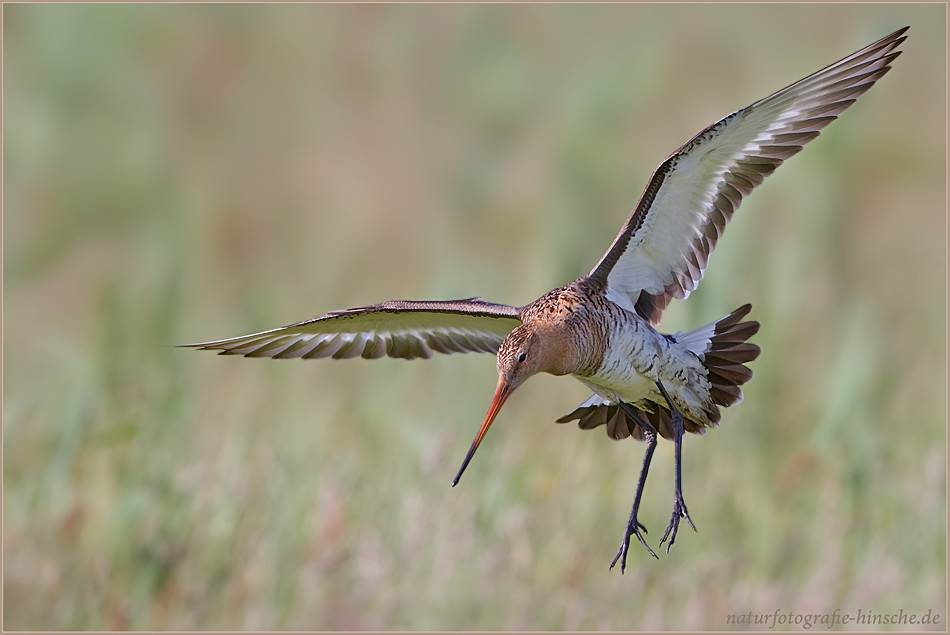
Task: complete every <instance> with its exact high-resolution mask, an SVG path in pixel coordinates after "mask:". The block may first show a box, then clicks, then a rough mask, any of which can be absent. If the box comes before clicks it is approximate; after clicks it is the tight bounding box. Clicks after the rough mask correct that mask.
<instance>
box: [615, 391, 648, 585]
mask: <svg viewBox="0 0 950 635" xmlns="http://www.w3.org/2000/svg"><path fill="white" fill-rule="evenodd" d="M617 405H618V406H620V409H621V410H623V411H624V413H626V415H627V416H628V417H630V418H631V419H632V420H633V421H635V422H636V423H637V425H638V426H640V427H641V428H643V432H644V434H645V435H646V441H647V451H646V453H645V454H644V455H643V467H641V468H640V482H639V483H637V496H636V498H634V499H633V509H632V510H630V520H628V521H627V528H626V529H625V530H624V532H623V542H621V543H620V550H619V551H617V555H616V556H614V559H613V562H611V563H610V568H611V569H613V568H614V565H615V564H617V560H620V573H621V574H623V572H624V569H626V568H627V551H628V550H629V549H630V535H631V534H636V536H637V539H638V540H639V541H640V544H641V545H643V548H644V549H646V550H647V552H648V553H649V554H650V555H651V556H653V557H654V558H657V559H659V558H658V557H657V555H656V553H654V551H653V550H652V549H650V545H648V544H647V541H646V540H645V539H644V538H643V534H641V533H640V530H641V529H642V530H643V532H644V533H646V530H647V528H646V527H644V526H643V525H641V524H640V521H639V520H637V511H638V510H639V509H640V497H641V496H643V485H644V484H645V483H646V482H647V472H649V471H650V461H651V460H653V450H655V449H656V430H655V429H654V428H653V426H651V425H650V424H649V423H647V422H646V421H645V420H644V419H643V418H642V417H641V416H640V415H638V414H637V413H636V411H635V410H634V409H633V408H632V407H631V406H630V404H627V403H624V402H622V401H618V402H617Z"/></svg>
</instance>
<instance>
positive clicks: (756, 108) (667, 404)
mask: <svg viewBox="0 0 950 635" xmlns="http://www.w3.org/2000/svg"><path fill="white" fill-rule="evenodd" d="M907 28H908V27H905V28H903V29H900V30H898V31H895V32H894V33H892V34H891V35H888V36H887V37H885V38H883V39H882V40H880V41H878V42H875V43H874V44H871V45H870V46H868V47H866V48H863V49H861V50H860V51H858V52H856V53H854V54H853V55H849V56H848V57H846V58H844V59H842V60H841V61H839V62H837V63H835V64H832V65H831V66H828V67H827V68H825V69H823V70H820V71H818V72H817V73H814V74H812V75H809V76H808V77H806V78H805V79H802V80H801V81H799V82H796V83H794V84H792V85H791V86H788V87H787V88H784V89H782V90H780V91H778V92H776V93H774V94H772V95H770V96H769V97H766V98H765V99H762V100H759V101H757V102H755V103H754V104H752V105H751V106H748V107H747V108H743V109H742V110H739V111H737V112H734V113H732V114H731V115H729V116H727V117H725V118H724V119H722V120H721V121H719V122H717V123H715V124H713V125H711V126H709V127H708V128H706V129H705V130H703V131H702V132H700V133H699V134H697V135H696V136H695V137H693V138H692V139H690V140H689V141H688V142H687V143H686V144H684V145H683V146H682V147H680V148H679V149H678V150H677V151H676V152H674V153H673V154H672V155H671V156H670V157H669V158H668V159H666V160H665V161H663V163H661V164H660V166H659V167H658V168H657V169H656V171H655V172H654V173H653V176H652V178H651V179H650V182H649V183H648V185H647V187H646V189H645V190H644V192H643V195H642V196H641V197H640V201H639V203H637V206H636V208H635V209H634V210H633V213H632V214H631V215H630V218H628V219H627V222H626V223H625V224H624V226H623V228H622V229H621V230H620V233H619V234H618V235H617V238H616V239H615V240H614V242H613V244H612V245H611V246H610V249H608V250H607V253H606V254H604V256H603V258H601V259H600V262H598V263H597V264H596V266H594V268H593V269H591V271H590V273H588V274H587V275H585V276H583V277H581V278H578V279H577V280H575V281H574V282H571V283H570V284H567V285H564V286H563V287H560V288H557V289H554V290H553V291H551V292H549V293H547V294H545V295H544V296H543V297H541V298H540V299H538V300H535V301H534V302H532V303H530V304H528V305H525V306H523V307H520V308H519V307H512V306H507V305H502V304H492V303H489V302H484V301H483V300H481V299H480V298H471V299H468V300H456V301H449V302H407V301H395V302H384V303H382V304H376V305H373V306H366V307H360V308H355V309H348V310H346V311H333V312H331V313H328V314H326V315H324V316H322V317H318V318H315V319H312V320H307V321H305V322H299V323H297V324H292V325H290V326H285V327H283V328H279V329H274V330H271V331H265V332H263V333H256V334H253V335H246V336H244V337H237V338H233V339H227V340H219V341H215V342H206V343H203V344H192V345H190V346H194V347H197V348H201V349H212V350H220V351H221V354H222V355H244V356H246V357H273V358H277V359H287V358H295V357H302V358H304V359H313V358H317V357H332V358H334V359H344V358H351V357H358V356H359V357H364V358H368V359H370V358H377V357H383V356H389V357H399V358H403V359H415V358H418V357H425V358H428V357H432V355H433V353H467V352H480V353H489V352H491V353H494V352H496V351H497V354H498V376H499V378H498V387H497V389H496V390H495V397H494V399H493V400H492V402H491V406H490V407H489V409H488V414H487V415H486V417H485V419H484V421H483V423H482V425H481V428H480V429H479V430H478V434H477V435H476V437H475V440H474V442H473V443H472V446H471V448H470V449H469V451H468V454H467V455H466V457H465V460H464V461H463V462H462V466H461V468H460V469H459V471H458V474H457V475H456V476H455V480H454V481H453V483H452V484H453V485H455V484H457V483H458V481H459V478H461V476H462V472H464V471H465V468H466V466H467V465H468V463H469V461H470V460H471V459H472V456H473V455H474V454H475V451H476V450H477V449H478V445H479V443H481V441H482V438H483V437H484V436H485V433H486V432H487V431H488V428H489V426H491V424H492V422H493V421H494V420H495V417H496V415H497V414H498V411H499V410H500V409H501V407H502V404H504V403H505V400H507V399H508V397H509V396H510V395H511V393H512V392H514V390H515V389H516V388H517V387H518V386H520V385H521V384H522V383H523V382H524V381H525V380H526V379H528V378H529V377H530V376H532V375H534V374H535V373H540V372H546V373H551V374H554V375H573V376H574V377H576V378H577V379H578V380H580V381H581V383H583V384H585V385H586V386H588V387H589V388H590V389H591V390H592V391H593V394H592V395H591V397H590V398H589V399H587V400H586V401H585V402H584V403H583V404H581V405H580V406H579V407H578V408H577V409H576V410H574V411H573V412H571V413H570V414H568V415H566V416H564V417H561V418H560V419H558V422H559V423H564V422H566V421H571V420H575V419H577V420H579V425H580V427H581V428H583V429H590V428H596V427H598V426H600V425H606V428H607V434H608V435H609V436H610V437H611V438H614V439H622V438H625V437H628V436H632V437H634V438H635V439H638V440H641V441H646V443H647V449H646V454H645V455H644V459H643V466H642V468H641V470H640V478H639V482H638V485H637V493H636V498H635V499H634V503H633V509H632V510H631V513H630V518H629V520H628V522H627V525H626V528H625V530H624V535H623V540H622V542H621V545H620V549H619V550H618V552H617V555H616V556H615V557H614V559H613V562H611V565H610V566H611V568H612V567H613V566H614V565H615V564H616V563H617V560H618V559H619V560H620V561H621V565H620V566H621V571H623V570H624V569H625V568H626V560H627V551H628V549H629V545H630V537H631V536H633V535H635V536H636V537H637V538H638V539H639V541H640V542H641V543H642V544H643V546H644V547H645V548H646V550H647V551H648V552H649V553H650V554H651V555H653V556H654V557H656V553H654V552H653V550H652V549H651V548H650V547H649V545H647V543H646V540H645V539H644V537H643V534H642V533H641V529H642V530H643V531H646V530H645V528H644V527H643V525H641V524H640V522H639V520H638V518H637V510H638V508H639V505H640V498H641V496H642V494H643V486H644V483H645V482H646V477H647V473H648V472H649V468H650V460H651V458H652V457H653V451H654V448H655V447H656V437H657V434H659V435H661V436H663V437H665V438H667V439H671V440H672V441H673V443H674V444H675V445H674V452H675V454H674V456H675V483H674V493H675V495H674V505H673V515H672V518H671V519H670V522H669V525H668V526H667V528H666V533H665V534H664V535H663V538H662V539H661V540H660V544H663V543H664V542H666V540H667V539H669V543H668V544H667V551H669V548H670V547H671V546H672V545H673V542H674V540H675V539H676V532H677V529H678V528H679V522H680V519H682V518H685V519H686V521H687V522H688V523H689V524H690V526H691V527H693V529H694V530H695V526H694V525H693V522H692V520H691V519H690V517H689V513H688V512H687V510H686V504H685V502H684V501H683V492H682V484H681V471H682V470H681V463H682V459H681V454H682V439H683V433H684V431H686V432H693V433H698V434H702V433H703V432H704V431H705V428H707V427H711V426H716V425H718V424H719V421H720V412H719V407H720V406H722V407H726V406H732V405H735V404H737V403H739V402H740V401H741V400H742V392H741V390H740V389H739V386H741V385H743V384H745V383H746V382H747V381H749V380H750V379H751V378H752V371H751V370H749V369H748V368H747V367H746V366H745V364H746V363H748V362H751V361H752V360H754V359H755V358H756V357H757V356H758V355H759V347H758V346H756V345H755V344H750V343H748V342H747V340H748V339H749V338H750V337H751V336H752V335H754V334H755V333H756V331H758V328H759V323H758V322H753V321H748V322H743V321H742V319H743V318H744V317H745V316H746V315H747V314H748V313H749V311H750V310H751V307H750V306H749V305H748V304H747V305H745V306H743V307H741V308H739V309H737V310H735V311H733V312H732V313H731V314H729V315H728V316H726V317H724V318H722V319H720V320H718V321H716V322H713V323H712V324H708V325H706V326H704V327H702V328H699V329H697V330H695V331H692V332H690V333H686V334H682V333H677V334H676V335H664V334H661V333H659V332H657V330H656V328H655V327H656V326H657V324H658V323H659V321H660V316H661V314H662V312H663V310H664V309H665V308H666V306H667V305H668V304H669V303H670V301H671V300H672V299H674V298H686V297H687V296H688V295H689V293H690V292H691V291H692V290H693V289H695V288H696V285H697V284H698V283H699V281H700V279H701V278H702V276H703V271H704V270H705V268H706V263H707V261H708V259H709V254H710V253H711V252H712V250H713V248H714V247H715V245H716V241H717V240H718V239H719V237H720V236H722V233H723V230H724V229H725V226H726V223H728V222H729V219H730V218H731V217H732V214H733V213H734V212H735V210H736V208H738V207H739V204H740V202H741V201H742V199H743V197H745V196H748V194H749V193H750V192H751V191H752V189H753V188H754V187H755V186H756V185H758V184H759V183H761V182H762V180H763V179H764V178H765V177H766V176H767V175H769V174H771V173H772V172H773V171H774V170H775V168H777V167H778V166H779V165H780V164H781V163H782V162H783V161H784V160H785V159H787V158H789V157H791V156H792V155H794V154H795V153H797V152H798V151H799V150H801V149H802V146H803V145H804V144H805V143H807V142H808V141H811V140H812V139H814V138H815V137H816V136H818V133H819V131H820V130H821V129H822V128H824V127H825V126H826V125H828V124H829V123H830V122H831V121H833V120H834V119H835V118H836V117H837V116H838V115H840V114H841V113H842V112H843V111H844V110H845V109H847V108H848V107H849V106H850V105H851V104H853V103H854V102H855V100H856V99H857V98H858V97H859V96H861V95H862V94H863V93H864V92H865V91H866V90H867V89H869V88H870V87H871V86H873V85H874V83H875V82H876V81H877V80H878V79H880V78H881V77H882V76H884V74H885V73H887V71H888V70H890V63H891V62H892V61H893V60H894V59H895V58H896V57H897V56H898V55H900V51H898V50H896V48H897V47H898V46H899V45H900V44H901V43H902V42H903V41H904V40H905V39H906V36H904V35H903V34H904V32H905V31H906V30H907Z"/></svg>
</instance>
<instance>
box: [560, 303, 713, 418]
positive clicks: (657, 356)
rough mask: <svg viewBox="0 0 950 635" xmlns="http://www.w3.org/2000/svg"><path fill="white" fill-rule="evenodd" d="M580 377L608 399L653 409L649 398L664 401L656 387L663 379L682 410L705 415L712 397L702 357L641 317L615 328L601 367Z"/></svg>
mask: <svg viewBox="0 0 950 635" xmlns="http://www.w3.org/2000/svg"><path fill="white" fill-rule="evenodd" d="M577 379H579V380H580V381H581V382H582V383H584V384H585V385H587V386H588V387H589V388H590V389H591V390H592V391H594V392H595V393H596V394H598V395H600V396H601V397H604V398H605V399H608V400H610V401H613V402H617V401H624V402H626V403H629V404H632V405H634V406H636V407H638V408H642V409H645V410H650V411H652V410H653V407H652V406H650V405H648V403H647V402H653V403H659V404H663V405H664V406H665V405H666V400H665V399H664V398H663V395H662V393H660V390H659V388H657V385H656V382H657V381H660V382H662V383H663V386H664V387H665V388H666V390H667V392H669V394H670V398H671V399H672V400H673V403H674V404H675V405H676V407H677V409H679V410H680V411H681V412H682V413H683V414H685V415H686V416H688V417H689V418H691V419H697V420H702V419H704V418H705V417H704V415H703V411H704V409H705V408H704V406H703V403H704V402H707V401H708V400H709V390H710V384H709V381H708V380H707V379H706V369H705V368H703V366H702V363H701V362H700V360H699V358H698V357H696V355H694V354H693V353H691V352H690V351H688V350H685V349H683V348H682V347H680V346H677V345H676V344H675V343H673V342H671V341H670V340H669V339H667V338H666V337H664V336H663V335H660V334H659V333H657V332H656V330H654V329H653V328H651V327H650V326H649V325H648V324H646V323H645V322H643V321H640V320H631V321H630V322H628V323H627V324H625V325H623V326H622V327H621V328H617V329H615V330H613V331H612V332H611V334H610V340H609V345H608V347H607V352H606V353H605V355H604V360H603V362H602V363H601V365H600V367H599V368H598V369H597V371H596V372H595V373H594V374H593V375H590V376H587V377H580V376H577Z"/></svg>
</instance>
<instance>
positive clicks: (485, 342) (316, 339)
mask: <svg viewBox="0 0 950 635" xmlns="http://www.w3.org/2000/svg"><path fill="white" fill-rule="evenodd" d="M519 310H520V309H517V308H515V307H511V306H507V305H504V304H492V303H490V302H484V301H482V299H481V298H470V299H468V300H454V301H448V302H408V301H402V300H396V301H393V302H384V303H382V304H376V305H373V306H366V307H358V308H355V309H347V310H346V311H333V312H331V313H328V314H326V315H324V316H322V317H318V318H315V319H313V320H307V321H306V322H300V323H299V324H291V325H290V326H285V327H283V328H279V329H274V330H271V331H264V332H263V333H255V334H253V335H245V336H244V337H235V338H233V339H229V340H219V341H216V342H205V343H202V344H188V345H187V346H190V347H193V348H200V349H202V350H220V351H221V353H220V354H221V355H244V356H245V357H274V358H277V359H286V358H293V357H303V358H304V359H312V358H316V357H332V358H333V359H346V358H350V357H365V358H367V359H375V358H378V357H384V356H387V355H388V356H389V357H399V358H402V359H416V358H417V357H424V358H426V359H428V358H430V357H432V355H433V353H446V354H448V353H495V352H497V351H498V347H499V346H500V345H501V342H502V341H503V340H504V339H505V337H506V336H507V335H508V333H509V332H510V331H511V330H512V329H514V328H515V327H516V326H518V325H519V324H521V319H520V318H519V317H518V313H519Z"/></svg>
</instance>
